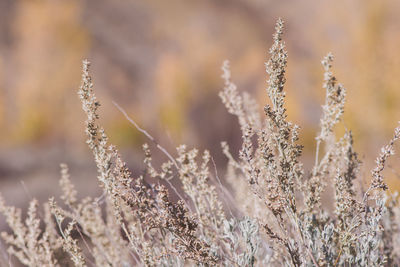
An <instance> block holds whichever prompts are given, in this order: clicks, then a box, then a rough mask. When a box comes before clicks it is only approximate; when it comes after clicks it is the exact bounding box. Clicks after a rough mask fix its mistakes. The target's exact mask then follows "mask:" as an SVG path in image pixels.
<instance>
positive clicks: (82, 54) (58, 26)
mask: <svg viewBox="0 0 400 267" xmlns="http://www.w3.org/2000/svg"><path fill="white" fill-rule="evenodd" d="M399 11H400V1H396V0H393V1H390V0H353V1H347V0H336V1H328V0H321V1H314V0H298V1H289V0H287V1H272V0H270V1H268V0H218V1H214V0H202V1H196V0H186V1H182V0H169V1H164V0H150V1H144V0H135V1H133V0H114V1H106V0H86V1H80V0H68V1H62V0H26V1H23V0H1V1H0V127H1V131H0V191H1V192H2V194H3V195H4V197H5V198H6V200H7V202H8V203H10V204H15V205H17V206H19V207H23V206H26V202H27V200H28V199H30V198H31V197H37V198H39V199H41V200H46V199H47V198H48V197H49V196H53V195H58V194H59V192H60V190H59V187H58V179H59V164H60V163H62V162H64V163H67V164H68V165H69V167H70V171H71V176H72V178H71V179H72V180H73V181H74V182H75V183H76V184H78V186H79V190H80V196H85V195H88V194H89V195H96V194H98V192H99V191H98V188H97V185H96V184H97V180H96V178H95V176H96V168H95V165H94V161H93V159H92V156H91V154H90V152H89V150H88V148H87V147H86V145H85V134H84V119H85V117H84V114H83V111H82V110H81V104H80V101H79V99H78V97H77V94H76V92H77V89H78V87H79V85H80V79H81V61H82V59H84V58H88V59H89V60H90V61H91V62H92V76H93V80H94V84H95V90H96V93H97V96H98V99H99V100H100V101H101V103H102V107H101V109H100V115H101V122H102V123H103V125H104V127H105V129H106V131H107V133H108V134H109V136H110V139H111V142H113V143H114V144H116V145H117V146H118V147H119V148H120V150H121V152H122V154H123V155H124V157H125V160H126V161H127V162H128V164H129V166H130V168H131V169H132V171H133V172H134V173H139V172H141V170H142V168H143V167H142V164H141V162H142V159H143V156H142V153H141V144H142V143H143V142H147V140H146V139H145V138H144V137H143V135H142V134H140V133H139V132H138V131H137V130H136V129H134V128H132V127H131V125H130V124H129V122H128V121H127V120H126V119H125V118H124V116H123V115H122V114H121V113H120V112H119V111H118V110H117V108H116V107H115V106H114V105H113V104H112V101H115V102H117V103H118V104H119V105H120V106H122V107H123V108H124V109H125V110H126V111H127V112H128V113H129V114H130V116H131V117H132V118H133V119H134V120H135V121H136V122H137V123H139V125H141V126H142V127H143V128H144V129H146V130H148V131H149V132H150V133H151V134H152V135H153V136H154V137H155V138H156V139H157V140H159V142H160V143H161V144H162V145H163V146H165V147H166V148H168V149H169V150H170V151H174V150H173V149H174V148H175V147H176V146H177V145H178V144H181V143H186V144H187V145H188V146H189V147H198V148H200V149H209V150H210V151H211V153H212V155H213V157H214V158H215V160H216V162H217V164H220V165H219V166H222V167H221V172H222V173H223V171H224V168H223V167H224V164H225V159H224V157H223V155H222V153H221V151H220V142H221V141H224V140H226V141H228V142H229V143H230V145H231V147H232V150H233V153H235V154H236V153H237V150H238V148H239V146H240V131H239V127H238V125H237V121H236V118H234V117H233V116H231V115H229V114H228V113H227V111H226V110H225V108H224V106H223V104H222V103H221V102H220V99H219V97H218V92H219V91H220V90H221V89H222V87H223V81H222V79H221V77H220V76H221V74H222V73H221V65H222V62H223V61H224V60H225V59H229V60H230V62H231V66H232V76H233V80H234V82H235V83H236V84H237V85H238V88H239V90H243V91H244V90H247V91H249V92H250V93H251V95H252V96H253V97H255V98H256V99H257V101H258V102H259V103H260V107H263V105H264V104H265V103H266V101H267V98H266V93H265V87H266V82H265V80H266V75H265V68H264V62H265V61H266V59H267V51H268V48H269V47H270V46H271V43H272V38H271V35H272V33H273V31H274V24H275V21H276V19H277V18H278V17H282V18H283V19H284V20H285V21H286V32H285V35H284V38H285V41H286V44H287V49H288V52H289V63H288V71H287V80H288V81H287V87H286V91H287V108H288V113H289V118H290V120H291V121H293V122H295V123H297V124H299V125H301V126H302V130H301V142H302V143H303V144H304V145H305V154H304V156H303V157H304V159H305V162H306V163H307V162H309V161H310V159H311V157H312V156H313V153H314V149H315V141H314V138H315V136H316V134H317V132H318V124H319V117H320V115H321V107H320V105H321V104H322V103H323V102H324V95H325V91H324V89H322V80H323V69H322V66H321V64H320V61H321V59H322V58H323V57H324V56H325V55H326V54H327V52H329V51H331V52H332V53H333V54H334V55H335V63H334V72H335V74H336V76H337V78H338V80H339V82H341V83H343V84H344V85H345V87H346V88H347V92H348V96H347V104H346V113H345V119H344V125H345V127H346V128H348V129H352V130H353V133H354V138H355V146H356V148H357V150H358V151H359V153H360V157H361V159H362V160H363V162H364V169H363V171H362V173H363V174H364V175H365V176H366V177H369V169H370V167H372V164H373V162H374V159H375V157H376V155H377V153H378V152H379V149H380V147H381V146H382V145H383V144H385V143H386V142H387V141H388V140H389V138H390V137H391V136H392V132H393V129H394V128H395V126H396V125H397V122H398V121H399V120H400V105H398V103H400V53H399V47H400V16H399ZM260 112H262V110H260ZM342 128H343V127H342ZM340 131H341V132H343V129H342V130H340V129H339V132H340ZM155 153H158V152H155ZM395 159H396V160H398V159H399V158H398V157H395ZM396 160H395V161H393V162H394V163H393V165H391V168H390V169H389V171H388V172H387V175H388V181H389V184H390V185H392V186H393V188H396V187H398V184H400V183H399V178H397V172H396V164H395V162H398V161H396Z"/></svg>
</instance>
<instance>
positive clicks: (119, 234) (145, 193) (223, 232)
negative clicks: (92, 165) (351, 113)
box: [0, 20, 400, 266]
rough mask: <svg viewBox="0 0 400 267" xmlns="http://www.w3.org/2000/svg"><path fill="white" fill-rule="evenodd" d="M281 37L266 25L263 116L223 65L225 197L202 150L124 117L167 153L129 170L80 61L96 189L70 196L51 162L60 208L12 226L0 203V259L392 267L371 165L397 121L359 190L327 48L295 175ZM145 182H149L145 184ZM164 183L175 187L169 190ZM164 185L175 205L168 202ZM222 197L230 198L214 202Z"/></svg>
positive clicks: (396, 259) (390, 148) (385, 215)
mask: <svg viewBox="0 0 400 267" xmlns="http://www.w3.org/2000/svg"><path fill="white" fill-rule="evenodd" d="M282 33H283V22H282V21H281V20H278V22H277V24H276V32H275V34H274V36H273V40H274V43H273V46H272V47H271V49H270V51H269V52H270V59H269V61H268V62H267V63H266V71H267V73H268V75H269V79H268V81H267V84H268V86H267V94H268V97H269V99H270V104H268V105H266V106H265V108H264V111H265V114H264V116H260V114H259V113H258V112H259V110H258V108H257V105H256V104H255V101H254V100H252V99H251V97H250V96H249V95H248V94H246V93H243V94H242V93H240V92H239V91H238V90H237V88H236V86H235V85H234V83H233V82H232V81H231V76H230V71H229V64H228V62H225V63H224V65H223V79H224V80H225V88H224V89H223V90H222V91H221V93H220V97H221V99H222V102H223V103H224V104H225V106H226V107H227V109H228V111H229V112H230V113H232V114H233V115H235V116H236V117H237V118H238V121H239V124H240V129H241V131H242V139H243V142H242V147H241V149H240V152H239V155H238V156H235V155H232V154H231V153H230V151H229V147H228V144H226V143H222V150H223V152H224V154H225V155H226V156H227V158H228V160H229V162H228V166H227V172H226V177H225V180H226V181H227V182H228V183H230V184H231V185H232V188H233V189H234V192H227V190H226V189H225V188H223V187H222V184H221V183H220V181H219V177H218V175H217V172H216V170H217V168H216V167H215V166H212V165H211V166H210V161H212V157H211V155H210V153H209V152H208V151H204V152H202V153H200V152H199V151H198V150H197V149H188V148H187V147H186V146H184V145H181V146H179V147H178V148H177V150H176V152H175V153H170V152H168V151H167V150H165V149H164V148H163V147H162V146H161V145H159V144H158V143H157V142H156V141H155V140H154V138H153V137H152V136H151V135H150V134H148V133H147V132H146V131H144V130H143V129H141V128H139V126H138V125H137V124H136V123H135V122H133V121H132V123H133V124H134V126H136V127H137V128H138V130H140V131H141V132H142V133H144V134H145V135H146V136H147V137H148V138H149V140H150V141H151V142H153V143H155V144H156V147H157V148H158V150H159V152H161V153H163V154H164V155H165V156H166V158H167V159H168V160H167V161H166V162H165V163H163V164H161V165H160V166H154V165H153V163H152V156H151V151H150V149H149V146H148V145H144V146H143V150H144V154H145V159H144V165H145V166H146V171H145V172H144V173H143V174H142V175H133V174H131V173H130V171H129V170H128V169H127V167H126V164H125V162H124V161H123V160H122V158H121V156H120V154H119V152H118V150H117V149H116V148H115V147H114V146H113V145H111V144H109V141H108V137H107V135H106V133H105V130H104V129H103V128H102V127H101V125H100V124H99V123H98V119H99V115H98V112H97V110H98V108H99V106H100V104H99V102H98V101H97V99H96V96H95V94H94V91H93V84H92V80H91V77H90V74H89V66H90V64H89V62H87V61H84V62H83V75H82V85H81V87H80V89H79V97H80V99H81V101H82V107H83V110H84V112H85V113H86V115H87V120H86V127H85V129H86V135H87V144H88V146H89V148H90V150H91V151H92V152H93V156H94V160H95V162H96V165H97V169H98V177H97V178H98V180H99V182H100V186H101V187H102V189H103V191H104V192H103V194H102V195H101V196H100V197H99V198H96V199H93V198H89V197H87V198H84V199H78V198H77V191H76V189H75V187H74V186H73V184H72V183H71V181H70V179H69V174H68V167H67V166H66V165H65V164H62V165H61V180H60V186H61V188H62V190H63V195H62V196H61V199H62V200H63V202H64V204H63V205H59V204H57V203H56V201H55V200H54V199H53V198H51V199H50V200H49V202H48V203H45V205H44V209H43V212H40V211H39V210H38V203H37V201H36V200H32V201H31V203H30V205H29V209H28V214H27V216H26V219H25V221H24V220H23V218H22V215H21V211H20V210H19V209H16V208H14V207H9V206H6V204H5V203H4V201H3V199H2V198H1V200H0V212H1V213H2V214H3V215H4V216H5V218H6V220H7V223H8V225H9V226H10V228H11V231H10V232H9V233H2V237H3V239H4V241H5V242H6V244H7V245H8V250H7V251H8V255H3V256H4V257H5V258H6V259H4V262H11V261H10V260H9V259H7V257H15V258H16V259H18V260H19V261H20V262H21V263H22V264H25V265H27V266H69V265H75V266H141V265H146V266H186V265H199V266H210V265H218V266H397V265H399V264H400V255H399V253H400V251H399V249H398V248H399V247H400V246H399V245H400V244H399V241H400V236H399V234H400V233H399V230H398V226H397V221H398V220H399V215H400V209H399V205H398V201H397V195H393V196H389V195H388V194H387V193H386V192H387V191H386V190H387V189H388V188H387V185H386V184H385V182H384V177H383V171H384V168H385V164H386V161H387V159H388V158H389V157H390V156H391V155H392V154H393V153H394V143H395V141H396V140H398V139H399V138H400V128H396V130H395V133H394V136H393V138H392V140H390V142H389V144H388V145H387V146H385V147H383V148H382V151H381V154H380V155H379V156H378V158H377V161H376V164H377V166H376V168H375V169H373V170H372V179H371V183H370V186H369V187H368V188H367V189H366V190H363V189H362V188H356V186H355V184H356V183H355V181H357V180H359V179H362V178H363V177H361V176H360V174H359V173H360V172H359V168H360V160H359V159H358V156H357V153H356V152H355V151H354V149H353V139H352V135H351V132H346V133H345V135H344V136H343V137H340V138H338V137H336V136H335V135H334V127H335V126H336V125H337V124H339V123H340V120H341V117H342V115H343V112H344V101H345V89H344V87H343V86H342V85H340V84H338V83H337V80H336V78H335V76H334V75H333V73H332V70H331V67H332V61H333V57H332V55H331V54H328V55H327V56H326V57H325V59H324V60H323V61H322V64H323V67H324V69H325V76H324V83H323V87H324V88H325V89H326V101H325V104H324V105H323V106H322V110H323V115H322V119H321V130H320V132H319V133H318V135H317V137H316V153H315V165H314V167H313V168H312V169H311V170H305V169H304V167H303V164H302V163H301V161H300V156H301V154H302V148H303V147H302V146H301V145H300V144H299V143H298V139H299V138H298V136H299V127H298V126H297V125H295V124H293V123H291V122H289V121H288V118H287V114H286V109H285V91H284V86H285V68H286V65H287V52H286V50H285V44H284V42H283V41H282ZM119 108H120V107H119ZM120 109H121V108H120ZM121 110H122V109H121ZM122 111H123V110H122ZM124 115H125V116H127V117H128V115H127V114H126V113H124ZM128 119H129V117H128ZM212 162H213V161H212ZM210 167H212V168H211V170H212V171H210ZM150 177H151V178H153V179H156V180H158V182H157V183H149V182H148V179H149V178H150ZM174 179H177V180H179V181H180V183H179V184H181V185H182V188H180V189H177V188H175V187H174V186H173V184H177V183H176V182H174V183H172V180H174ZM212 180H213V181H217V182H212ZM217 186H218V187H220V188H219V189H221V190H217V188H216V187H217ZM167 188H170V189H171V190H172V191H173V193H174V194H176V196H177V197H178V198H179V200H178V201H176V202H175V201H172V198H171V197H170V195H169V190H168V189H167ZM327 188H333V191H334V199H333V200H332V201H333V202H334V210H333V211H330V210H327V209H326V208H325V207H324V206H323V205H322V203H321V195H322V193H323V192H324V191H325V190H327ZM217 192H222V193H221V194H220V195H219V194H218V193H217ZM224 199H229V200H230V201H231V202H232V203H230V204H229V205H227V206H226V207H225V208H224V207H223V203H222V201H223V200H224Z"/></svg>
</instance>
